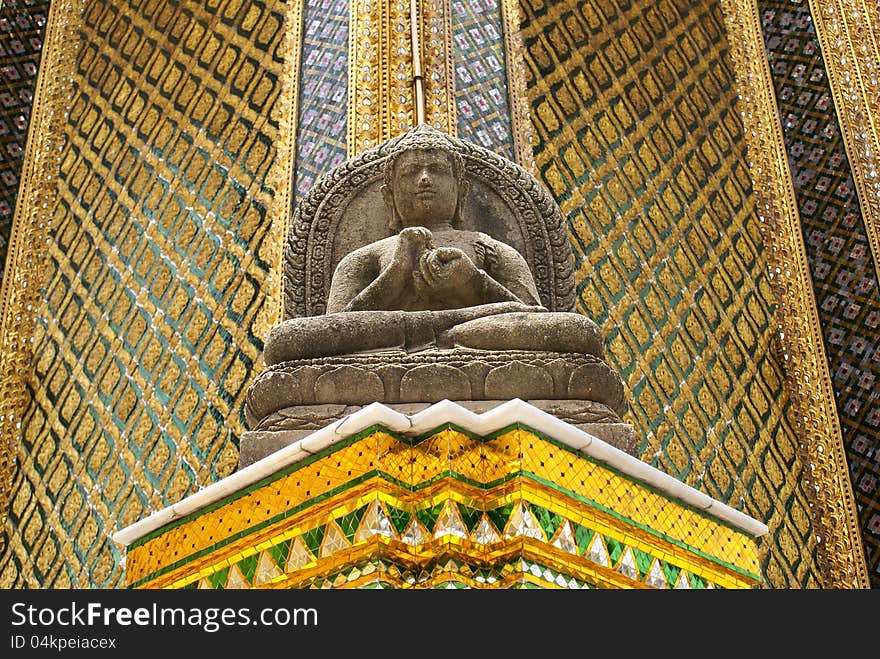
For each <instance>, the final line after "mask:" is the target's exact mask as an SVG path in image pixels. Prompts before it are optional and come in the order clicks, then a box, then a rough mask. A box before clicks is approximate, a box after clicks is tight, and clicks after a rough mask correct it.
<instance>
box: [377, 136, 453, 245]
mask: <svg viewBox="0 0 880 659" xmlns="http://www.w3.org/2000/svg"><path fill="white" fill-rule="evenodd" d="M392 173H393V176H392V188H393V189H392V190H390V191H386V192H385V194H386V201H389V202H392V203H393V205H394V208H395V209H396V210H397V214H398V215H399V216H400V220H401V221H402V222H403V225H404V226H423V227H428V228H430V227H432V226H439V225H441V224H446V223H451V222H452V220H453V218H454V217H455V211H456V207H457V206H458V197H459V185H458V179H457V178H456V175H455V171H454V170H453V168H452V163H451V162H450V161H449V157H448V156H447V154H446V153H444V152H443V151H442V150H439V149H412V150H410V151H406V152H404V153H403V154H401V155H400V156H399V157H398V158H397V161H396V162H395V164H394V171H393V172H392ZM389 196H390V198H389Z"/></svg>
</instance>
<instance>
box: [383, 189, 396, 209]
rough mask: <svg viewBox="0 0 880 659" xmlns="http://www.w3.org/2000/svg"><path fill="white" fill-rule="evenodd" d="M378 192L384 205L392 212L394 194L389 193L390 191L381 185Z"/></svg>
mask: <svg viewBox="0 0 880 659" xmlns="http://www.w3.org/2000/svg"><path fill="white" fill-rule="evenodd" d="M379 192H381V193H382V199H384V200H385V205H386V206H388V208H390V209H391V210H394V193H393V192H391V189H390V188H389V187H388V186H387V185H383V186H382V187H381V188H379Z"/></svg>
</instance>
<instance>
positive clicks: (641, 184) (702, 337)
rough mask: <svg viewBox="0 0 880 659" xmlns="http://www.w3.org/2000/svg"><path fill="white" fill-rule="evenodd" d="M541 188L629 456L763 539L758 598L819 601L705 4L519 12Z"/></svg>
mask: <svg viewBox="0 0 880 659" xmlns="http://www.w3.org/2000/svg"><path fill="white" fill-rule="evenodd" d="M521 7H522V11H523V15H524V23H523V41H524V45H525V56H526V61H527V65H528V76H529V78H528V85H527V87H528V94H529V100H530V104H531V116H532V120H533V126H534V132H535V136H536V140H535V143H534V146H535V157H536V163H537V166H538V171H539V177H540V178H541V179H542V180H543V181H544V182H545V184H546V185H547V186H548V188H549V189H550V190H551V192H552V193H553V194H554V196H555V197H556V199H557V200H558V201H559V203H560V206H561V208H562V211H563V215H564V216H566V217H567V218H568V221H569V224H570V227H571V235H572V244H573V246H574V250H575V255H576V260H577V272H576V277H577V280H578V281H579V282H580V284H579V287H578V291H579V304H578V306H579V309H580V310H581V311H583V312H584V313H586V314H587V315H590V316H592V317H594V318H595V319H597V321H598V322H599V323H600V325H601V327H602V329H603V331H604V333H605V334H606V336H608V337H609V338H608V349H609V359H610V361H611V362H612V363H613V364H614V365H615V366H616V367H617V368H618V369H619V370H620V371H621V373H622V374H623V376H624V379H625V381H626V383H627V385H628V388H629V391H630V392H631V401H632V403H631V410H630V413H629V414H628V416H627V420H629V421H630V422H631V423H633V424H634V425H635V427H636V429H637V433H638V434H639V435H640V436H641V437H643V438H644V442H643V445H642V447H641V449H642V450H641V457H642V459H644V460H645V461H647V462H649V463H651V464H653V465H654V466H657V467H658V468H659V469H661V470H662V471H665V472H667V473H669V474H672V475H674V476H676V477H677V478H679V479H681V480H682V481H684V482H686V483H688V484H689V485H692V486H694V487H696V488H697V489H700V490H702V491H704V492H706V493H707V494H708V495H710V496H712V497H713V498H716V499H719V500H721V501H724V502H726V503H728V504H729V505H731V506H733V507H735V508H738V509H741V510H743V511H744V512H746V513H747V514H749V515H751V516H753V517H755V518H757V519H760V520H762V521H763V522H765V523H766V524H767V525H768V526H769V527H770V537H768V539H767V542H766V543H764V546H763V547H762V549H763V556H762V560H763V565H762V569H763V572H764V575H765V577H766V579H767V581H768V583H769V585H770V586H772V587H798V586H803V587H818V586H819V585H820V583H821V582H820V570H819V567H818V564H817V558H816V551H815V550H816V542H815V538H814V537H813V536H814V534H813V530H812V523H811V519H810V515H809V509H810V500H809V498H808V494H807V492H806V491H805V489H804V487H803V485H802V480H803V479H802V474H803V471H804V464H803V462H802V460H801V456H800V454H799V449H798V438H797V435H796V432H795V430H794V423H793V419H792V418H791V407H790V405H789V403H788V396H787V394H786V389H785V385H784V374H783V371H782V369H781V366H780V360H779V357H778V356H777V354H776V352H775V351H776V349H777V346H776V343H775V339H774V331H775V323H774V318H773V310H774V303H773V296H772V292H771V289H770V286H769V283H768V281H767V277H766V269H767V260H766V256H765V254H764V247H763V243H762V236H761V234H760V223H759V221H758V219H757V216H756V213H755V207H754V204H755V202H754V198H753V192H752V188H751V182H750V177H749V172H748V169H747V158H746V153H745V143H744V139H743V135H742V126H741V123H740V121H739V117H738V112H739V109H738V108H737V106H736V92H735V86H734V84H733V80H734V72H733V70H732V68H731V66H732V65H731V63H730V59H729V55H728V49H727V42H726V36H725V30H724V25H723V19H722V16H721V13H720V9H719V7H718V5H717V4H716V3H714V2H707V1H703V0H693V1H691V2H685V3H684V4H682V3H672V2H669V1H668V0H661V1H660V2H650V3H648V2H644V3H640V4H632V3H629V2H626V1H625V0H623V1H620V2H615V1H614V0H585V1H581V2H542V1H541V0H523V1H522V2H521Z"/></svg>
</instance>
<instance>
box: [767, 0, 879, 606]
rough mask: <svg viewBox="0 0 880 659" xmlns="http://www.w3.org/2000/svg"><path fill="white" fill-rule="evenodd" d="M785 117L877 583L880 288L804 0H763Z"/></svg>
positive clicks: (863, 528)
mask: <svg viewBox="0 0 880 659" xmlns="http://www.w3.org/2000/svg"><path fill="white" fill-rule="evenodd" d="M758 7H759V8H760V9H761V12H762V13H761V18H762V27H763V30H764V35H765V40H766V44H767V50H768V53H769V57H770V62H771V68H772V71H773V74H774V80H775V84H776V99H777V103H778V105H779V112H780V121H781V122H782V127H783V130H784V134H785V139H786V152H787V154H788V159H789V163H790V164H791V168H792V176H793V180H794V186H795V190H796V192H797V195H798V207H799V211H800V217H801V221H802V222H803V233H804V239H805V240H804V243H805V245H806V248H807V256H808V258H809V262H810V271H811V273H812V285H813V290H814V291H815V295H816V301H817V306H818V311H819V314H820V319H821V323H822V331H823V333H824V338H825V349H826V351H827V353H828V362H829V364H828V368H829V371H830V375H831V377H832V379H833V382H834V391H835V394H836V396H837V400H836V403H837V412H838V415H839V417H840V422H841V426H842V430H843V439H844V443H845V446H846V454H847V460H848V462H849V471H850V474H851V476H852V483H853V491H854V495H855V499H856V501H857V503H858V508H859V522H860V525H861V532H862V540H863V542H864V547H865V557H866V560H867V564H868V572H869V574H870V578H871V580H872V581H871V587H872V588H880V462H878V460H877V456H878V454H880V453H878V452H880V401H878V400H877V382H878V379H880V353H878V350H880V340H878V338H880V334H878V331H877V328H878V325H880V293H878V288H877V285H876V283H877V282H876V276H875V273H876V272H877V264H876V263H874V260H873V259H872V254H871V249H870V245H869V240H868V235H867V230H866V228H865V219H864V217H863V216H862V212H861V209H860V208H859V199H858V196H857V194H856V185H855V183H854V181H853V175H852V171H851V169H852V168H851V167H850V164H849V161H848V159H847V155H846V147H845V144H844V140H843V137H842V135H841V131H840V125H839V122H838V119H837V117H836V114H835V109H834V101H833V99H832V94H831V89H830V86H829V84H828V73H827V72H826V70H825V66H826V63H827V62H826V60H825V58H823V57H822V53H821V52H820V48H819V41H818V39H817V37H816V31H815V28H814V27H813V20H812V16H811V12H810V7H809V5H808V4H807V3H806V2H801V3H790V2H779V1H773V0H762V1H761V2H760V3H759V4H758Z"/></svg>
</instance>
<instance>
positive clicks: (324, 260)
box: [284, 125, 575, 318]
mask: <svg viewBox="0 0 880 659" xmlns="http://www.w3.org/2000/svg"><path fill="white" fill-rule="evenodd" d="M432 144H437V145H438V146H439V147H440V148H447V149H448V148H452V149H454V150H455V151H457V152H458V153H459V154H461V156H462V160H463V164H464V176H465V178H466V179H467V180H468V181H469V182H470V190H469V192H468V195H467V198H466V199H465V203H464V208H463V209H462V212H461V224H460V225H459V226H460V228H462V229H471V230H475V231H482V232H484V233H487V234H489V235H490V236H492V237H493V238H495V239H497V240H500V241H502V242H505V243H507V244H508V245H511V246H512V247H515V248H516V249H517V250H519V252H520V253H521V254H522V255H523V256H524V257H525V259H526V262H527V263H528V264H529V267H530V268H531V270H532V275H533V276H534V278H535V284H536V285H537V288H538V293H539V294H540V296H541V302H542V304H543V305H544V306H545V307H547V308H548V309H549V310H550V311H573V310H574V300H575V290H574V273H573V260H574V259H573V255H572V251H571V244H570V243H569V239H568V231H567V230H566V227H565V225H564V223H563V221H562V215H561V213H560V211H559V207H558V206H557V205H556V202H555V201H554V200H553V198H552V197H551V196H550V195H549V193H548V192H547V190H546V189H544V187H543V186H542V185H541V184H540V183H539V182H538V181H537V179H535V177H534V176H532V175H531V174H529V172H527V171H526V170H525V169H523V168H522V167H520V166H519V165H517V164H516V163H514V162H511V161H509V160H507V159H506V158H502V157H501V156H499V155H497V154H495V153H492V152H491V151H489V150H487V149H484V148H482V147H480V146H477V145H475V144H471V143H469V142H465V141H464V140H460V139H458V138H455V137H452V136H450V135H447V134H445V133H441V132H440V131H437V130H436V129H434V128H431V127H429V126H426V125H422V126H417V127H416V128H413V129H411V130H410V131H408V132H407V133H404V134H403V135H400V136H398V137H394V138H392V139H390V140H388V141H387V142H385V143H383V144H381V145H379V146H377V147H375V148H373V149H370V150H369V151H365V152H364V153H362V154H360V155H359V156H356V157H355V158H352V159H351V160H348V161H346V162H344V163H343V164H341V165H339V166H338V167H336V168H335V169H332V170H331V171H329V172H327V173H326V174H325V175H324V176H322V177H321V178H320V179H318V180H317V181H316V182H315V184H314V185H313V186H312V188H311V189H310V190H309V192H308V193H307V194H306V196H305V197H304V198H303V200H302V202H301V203H300V205H299V206H298V207H297V208H296V210H295V211H294V214H293V221H292V223H291V226H290V231H289V233H288V237H287V243H286V245H285V247H284V311H285V313H284V315H285V318H293V317H297V316H316V315H321V314H323V313H324V312H325V309H326V302H327V295H328V293H329V291H330V281H331V279H332V276H333V271H334V269H335V268H336V265H337V264H338V263H339V261H340V260H341V259H342V258H343V257H344V256H345V255H346V254H348V253H349V252H351V251H353V250H355V249H357V248H358V247H361V246H363V245H366V244H369V243H372V242H374V241H376V240H380V239H382V238H386V237H388V236H389V235H391V230H390V229H389V219H390V213H391V211H390V209H389V208H388V207H387V206H386V205H385V202H384V201H383V199H382V194H381V192H380V188H381V186H382V185H383V183H384V180H383V179H384V176H383V174H384V168H385V165H386V163H387V162H388V160H389V159H390V158H391V157H392V156H393V155H394V154H396V153H399V152H402V151H404V150H406V149H407V148H410V147H411V146H416V148H430V146H431V145H432Z"/></svg>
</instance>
